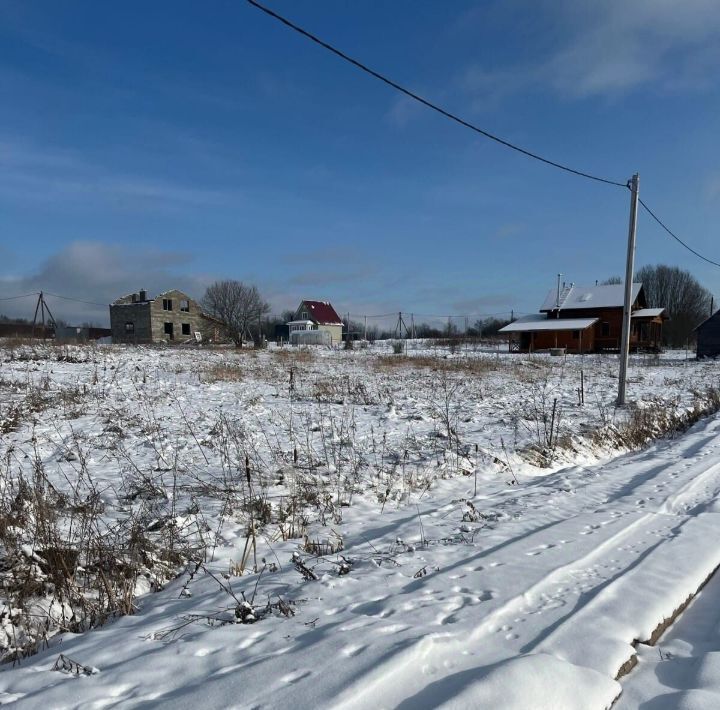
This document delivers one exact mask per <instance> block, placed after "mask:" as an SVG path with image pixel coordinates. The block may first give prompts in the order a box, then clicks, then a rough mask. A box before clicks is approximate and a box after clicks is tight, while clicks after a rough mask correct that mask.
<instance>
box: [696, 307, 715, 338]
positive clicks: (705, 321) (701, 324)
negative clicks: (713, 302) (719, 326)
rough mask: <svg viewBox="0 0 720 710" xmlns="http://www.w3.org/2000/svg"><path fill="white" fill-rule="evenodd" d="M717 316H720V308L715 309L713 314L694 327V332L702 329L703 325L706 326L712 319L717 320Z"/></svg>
mask: <svg viewBox="0 0 720 710" xmlns="http://www.w3.org/2000/svg"><path fill="white" fill-rule="evenodd" d="M717 316H720V310H717V311H715V313H713V314H712V315H711V316H708V317H707V318H706V319H705V320H704V321H702V322H700V323H698V324H697V325H696V326H695V327H694V328H693V329H692V332H693V333H695V332H696V331H698V330H700V328H702V327H703V326H705V325H706V324H707V323H709V322H710V321H712V320H716V318H717Z"/></svg>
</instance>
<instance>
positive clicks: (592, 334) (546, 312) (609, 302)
mask: <svg viewBox="0 0 720 710" xmlns="http://www.w3.org/2000/svg"><path fill="white" fill-rule="evenodd" d="M624 300H625V287H624V286H623V285H622V284H612V285H606V286H576V285H575V284H563V287H562V288H560V289H552V290H550V291H549V293H548V295H547V296H546V298H545V301H544V302H543V304H542V307H541V308H540V313H534V314H532V315H529V316H524V317H523V318H519V319H518V320H516V321H513V322H512V323H510V324H509V325H507V326H505V327H504V328H502V329H501V330H500V332H501V333H507V334H508V335H509V336H510V350H511V351H514V352H535V351H537V350H549V349H550V348H565V349H566V351H567V352H572V353H587V352H602V351H617V350H619V349H620V338H621V334H622V315H623V302H624ZM666 319H667V316H666V315H665V309H664V308H648V307H647V300H646V298H645V292H644V290H643V287H642V284H640V283H634V284H633V287H632V315H631V330H630V349H631V350H650V351H659V350H660V345H661V341H662V324H663V321H664V320H666Z"/></svg>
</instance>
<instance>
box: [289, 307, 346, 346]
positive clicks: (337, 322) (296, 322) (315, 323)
mask: <svg viewBox="0 0 720 710" xmlns="http://www.w3.org/2000/svg"><path fill="white" fill-rule="evenodd" d="M287 325H288V329H289V331H290V342H291V343H301V342H307V343H323V342H326V343H328V344H329V345H337V344H338V343H341V342H342V329H343V323H342V319H341V318H340V316H339V315H338V314H337V312H336V311H335V309H334V308H333V307H332V304H331V303H330V302H329V301H308V300H303V301H301V302H300V305H299V306H298V308H297V310H296V311H295V317H294V318H293V320H291V321H290V322H289V323H288V324H287ZM308 331H314V332H315V333H317V334H318V336H319V337H317V338H316V337H313V336H312V335H310V333H309V332H308ZM321 333H327V335H320V334H321Z"/></svg>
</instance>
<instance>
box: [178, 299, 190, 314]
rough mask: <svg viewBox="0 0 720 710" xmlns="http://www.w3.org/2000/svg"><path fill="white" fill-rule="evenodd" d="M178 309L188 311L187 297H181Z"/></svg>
mask: <svg viewBox="0 0 720 710" xmlns="http://www.w3.org/2000/svg"><path fill="white" fill-rule="evenodd" d="M180 310H181V311H182V312H183V313H190V301H188V300H187V299H183V300H182V301H180Z"/></svg>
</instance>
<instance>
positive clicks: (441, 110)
mask: <svg viewBox="0 0 720 710" xmlns="http://www.w3.org/2000/svg"><path fill="white" fill-rule="evenodd" d="M247 2H248V3H249V4H250V5H252V6H253V7H256V8H257V9H258V10H260V11H262V12H264V13H265V14H266V15H269V16H270V17H272V18H273V19H275V20H277V21H278V22H280V23H282V24H283V25H285V26H286V27H289V28H290V29H291V30H294V31H295V32H297V33H298V34H300V35H302V36H303V37H305V38H307V39H309V40H310V41H311V42H314V43H315V44H317V45H319V46H321V47H323V48H324V49H326V50H328V51H329V52H332V53H333V54H334V55H336V56H338V57H340V59H343V60H344V61H346V62H348V63H349V64H352V65H353V66H354V67H356V68H358V69H360V70H361V71H363V72H365V73H366V74H369V75H370V76H372V77H374V78H375V79H378V80H379V81H381V82H383V83H384V84H387V85H388V86H390V87H392V88H393V89H395V90H396V91H399V92H400V93H401V94H404V95H405V96H408V97H409V98H411V99H413V100H414V101H417V102H418V103H421V104H422V105H423V106H426V107H427V108H429V109H432V110H433V111H436V112H437V113H439V114H441V115H442V116H445V117H446V118H449V119H450V120H451V121H455V122H456V123H459V124H460V125H461V126H464V127H465V128H469V129H470V130H471V131H475V132H476V133H479V134H480V135H482V136H484V137H485V138H488V139H490V140H492V141H495V142H496V143H499V144H500V145H502V146H505V147H506V148H510V149H511V150H514V151H517V152H518V153H522V154H523V155H525V156H526V157H528V158H532V159H533V160H538V161H540V162H541V163H545V164H546V165H550V166H552V167H554V168H558V169H559V170H564V171H565V172H567V173H571V174H572V175H577V176H578V177H583V178H586V179H588V180H594V181H596V182H601V183H605V184H607V185H614V186H615V187H629V183H627V182H619V181H617V180H610V179H608V178H604V177H600V176H598V175H593V174H592V173H588V172H585V171H583V170H577V169H575V168H571V167H570V166H568V165H564V164H563V163H558V162H556V161H554V160H550V159H549V158H545V157H543V156H542V155H539V154H537V153H533V152H532V151H530V150H527V149H526V148H522V147H521V146H519V145H516V144H515V143H511V142H510V141H507V140H505V139H504V138H500V137H499V136H496V135H494V134H493V133H490V132H489V131H486V130H484V129H482V128H480V127H479V126H476V125H475V124H473V123H470V122H469V121H466V120H465V119H463V118H461V117H460V116H457V115H456V114H454V113H451V112H450V111H448V110H446V109H444V108H442V107H441V106H438V105H437V104H435V103H433V102H431V101H429V100H428V99H425V98H423V97H422V96H420V95H419V94H416V93H415V92H413V91H410V90H409V89H406V88H405V87H404V86H402V85H401V84H398V83H397V82H396V81H394V80H392V79H390V78H388V77H387V76H385V75H383V74H380V72H377V71H375V70H374V69H371V68H370V67H368V66H367V65H365V64H363V63H362V62H360V61H358V60H357V59H354V58H353V57H351V56H350V55H348V54H346V53H345V52H343V51H342V50H340V49H338V48H337V47H334V46H333V45H331V44H329V43H328V42H325V41H324V40H322V39H320V38H319V37H317V36H316V35H314V34H312V33H311V32H309V31H308V30H305V29H303V28H302V27H300V26H299V25H296V24H295V23H294V22H292V21H290V20H288V19H287V18H286V17H283V16H282V15H280V14H278V13H277V12H275V11H274V10H271V9H270V8H268V7H265V6H264V5H261V4H260V3H259V2H257V0H247ZM639 202H640V204H641V205H642V206H643V207H644V208H645V210H646V211H647V212H648V214H649V215H650V216H651V217H652V218H653V219H654V220H655V221H656V222H657V223H658V224H659V225H660V226H661V227H662V228H663V229H664V230H665V231H666V232H667V233H668V234H669V235H670V236H671V237H672V238H673V239H675V240H676V241H677V242H679V243H680V244H681V245H682V246H684V247H685V248H686V249H687V250H688V251H690V252H692V253H693V254H695V256H697V257H698V258H700V259H702V260H703V261H706V262H708V263H709V264H713V265H714V266H718V267H720V263H718V262H716V261H713V260H712V259H708V257H706V256H703V255H702V254H701V253H700V252H698V251H696V250H695V249H693V248H692V247H691V246H690V245H689V244H687V243H686V242H684V241H683V240H682V239H680V237H678V236H677V235H676V234H675V233H674V232H673V231H672V230H671V229H669V228H668V227H667V226H666V225H665V224H664V223H663V222H662V220H661V219H660V218H659V217H658V216H657V215H656V214H655V213H654V212H653V211H652V210H651V209H650V208H649V207H648V206H647V205H646V204H645V203H644V202H643V201H642V200H639Z"/></svg>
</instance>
